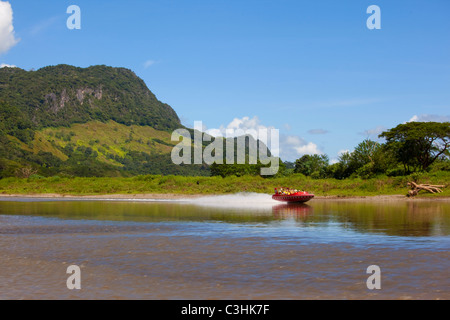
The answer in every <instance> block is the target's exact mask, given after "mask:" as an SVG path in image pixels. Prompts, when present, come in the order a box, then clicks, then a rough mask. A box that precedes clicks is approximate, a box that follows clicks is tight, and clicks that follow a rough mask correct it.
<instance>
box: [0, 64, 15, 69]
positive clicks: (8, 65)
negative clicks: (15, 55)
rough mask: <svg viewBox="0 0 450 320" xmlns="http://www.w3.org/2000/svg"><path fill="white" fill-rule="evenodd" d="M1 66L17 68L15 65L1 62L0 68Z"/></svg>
mask: <svg viewBox="0 0 450 320" xmlns="http://www.w3.org/2000/svg"><path fill="white" fill-rule="evenodd" d="M1 68H17V66H15V65H12V64H6V63H2V64H0V69H1Z"/></svg>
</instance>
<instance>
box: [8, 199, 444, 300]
mask: <svg viewBox="0 0 450 320" xmlns="http://www.w3.org/2000/svg"><path fill="white" fill-rule="evenodd" d="M449 236H450V202H449V201H421V200H418V201H417V200H407V201H373V200H367V201H365V200H358V201H354V200H318V199H313V200H312V201H310V202H308V203H307V204H304V205H285V204H281V203H279V202H278V203H277V202H275V201H273V200H272V199H271V198H270V196H269V195H262V194H236V195H229V196H214V197H204V198H198V199H184V200H183V199H181V200H165V201H162V200H133V201H126V200H115V199H110V200H104V199H103V200H81V199H71V200H64V199H59V200H58V199H27V198H0V250H1V262H0V299H156V300H159V299H170V300H172V299H194V300H203V299H232V300H235V299H249V300H250V299H258V300H260V299H276V300H278V299H281V300H287V299H289V300H299V299H449V298H450V280H449V267H450V259H449V258H450V255H449V249H450V237H449ZM70 265H76V266H78V267H79V268H80V272H81V274H80V278H79V279H80V283H81V289H80V290H76V289H75V290H69V289H68V288H67V285H66V280H67V279H68V277H69V276H70V274H68V273H67V268H68V267H69V266H70ZM371 265H376V266H378V267H379V271H380V273H379V274H378V275H379V277H378V280H379V283H380V285H381V288H380V289H372V290H371V289H369V288H368V286H367V279H368V278H369V277H371V276H372V274H371V273H368V272H367V268H368V267H369V266H371Z"/></svg>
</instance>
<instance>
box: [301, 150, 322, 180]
mask: <svg viewBox="0 0 450 320" xmlns="http://www.w3.org/2000/svg"><path fill="white" fill-rule="evenodd" d="M328 162H329V159H328V156H327V155H325V154H322V155H318V154H314V155H309V154H305V155H304V156H302V157H301V158H300V159H297V160H296V161H295V169H294V172H295V173H301V174H304V175H305V176H311V175H313V174H314V176H315V177H323V176H324V174H325V169H326V167H328Z"/></svg>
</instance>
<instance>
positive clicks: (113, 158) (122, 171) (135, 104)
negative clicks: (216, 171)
mask: <svg viewBox="0 0 450 320" xmlns="http://www.w3.org/2000/svg"><path fill="white" fill-rule="evenodd" d="M79 124H87V125H86V126H81V127H80V126H79ZM100 124H105V125H103V126H101V125H100ZM180 127H183V126H182V125H181V124H180V121H179V119H178V116H177V114H176V113H175V111H174V110H173V109H172V108H171V107H170V106H168V105H167V104H164V103H162V102H160V101H158V99H157V98H156V97H155V95H154V94H153V93H152V92H151V91H150V90H149V89H148V88H147V86H146V85H145V83H144V82H143V81H142V80H141V79H140V78H138V77H137V76H136V75H135V74H134V73H133V72H132V71H130V70H127V69H123V68H111V67H106V66H93V67H90V68H85V69H83V68H76V67H72V66H68V65H58V66H54V67H45V68H42V69H40V70H37V71H25V70H22V69H19V68H1V69H0V178H3V177H10V176H18V177H28V176H30V175H33V174H38V175H41V176H52V175H56V174H59V175H62V176H85V177H91V176H97V177H100V176H131V175H137V174H178V175H209V169H208V167H207V166H202V165H197V166H175V165H173V164H172V162H171V161H170V150H171V147H173V143H172V142H171V141H170V133H171V131H172V130H173V129H177V128H180Z"/></svg>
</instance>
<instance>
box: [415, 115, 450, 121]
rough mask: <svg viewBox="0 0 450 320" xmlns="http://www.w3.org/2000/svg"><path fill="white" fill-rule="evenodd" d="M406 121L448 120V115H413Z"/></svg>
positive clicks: (449, 117) (449, 118) (449, 119)
mask: <svg viewBox="0 0 450 320" xmlns="http://www.w3.org/2000/svg"><path fill="white" fill-rule="evenodd" d="M407 122H450V116H441V115H437V114H421V115H420V116H418V115H414V116H413V117H412V118H411V119H409V121H407Z"/></svg>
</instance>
